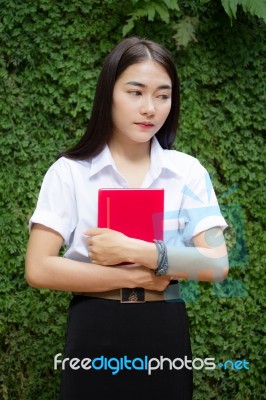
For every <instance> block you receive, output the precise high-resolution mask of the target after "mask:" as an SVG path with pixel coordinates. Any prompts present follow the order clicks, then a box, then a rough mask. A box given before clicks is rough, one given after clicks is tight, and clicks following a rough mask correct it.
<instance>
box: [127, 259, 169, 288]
mask: <svg viewBox="0 0 266 400" xmlns="http://www.w3.org/2000/svg"><path fill="white" fill-rule="evenodd" d="M134 265H135V268H131V269H130V270H128V274H129V275H128V276H129V278H130V280H131V285H130V287H132V288H134V287H142V288H144V289H149V290H157V291H159V292H161V291H164V290H165V289H166V287H167V286H168V285H169V283H170V280H171V277H170V276H168V275H163V276H156V275H155V273H154V271H152V270H150V269H148V268H146V267H143V266H140V265H138V264H134Z"/></svg>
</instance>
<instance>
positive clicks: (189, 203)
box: [179, 160, 228, 242]
mask: <svg viewBox="0 0 266 400" xmlns="http://www.w3.org/2000/svg"><path fill="white" fill-rule="evenodd" d="M182 191H183V201H182V205H181V209H180V214H179V221H180V227H181V230H182V236H183V241H184V242H190V241H191V240H192V238H193V237H194V236H196V235H197V234H199V233H201V232H203V231H206V230H207V229H210V228H214V227H220V228H221V229H222V230H224V229H225V228H226V227H227V226H228V225H227V223H226V221H225V219H224V218H223V216H222V214H221V210H220V207H219V204H218V201H217V198H216V195H215V192H214V189H213V185H212V182H211V179H210V176H209V174H208V172H207V170H206V169H205V168H204V167H203V166H202V165H201V164H200V162H199V161H198V160H195V162H194V163H193V164H192V166H191V170H190V173H189V174H188V179H187V181H186V184H185V185H184V187H183V190H182Z"/></svg>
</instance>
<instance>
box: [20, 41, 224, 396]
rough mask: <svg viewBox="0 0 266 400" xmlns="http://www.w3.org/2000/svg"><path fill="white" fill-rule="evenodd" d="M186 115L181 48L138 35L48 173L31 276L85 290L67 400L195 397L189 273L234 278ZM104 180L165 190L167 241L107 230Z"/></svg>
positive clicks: (67, 367) (34, 223) (77, 312)
mask: <svg viewBox="0 0 266 400" xmlns="http://www.w3.org/2000/svg"><path fill="white" fill-rule="evenodd" d="M178 116H179V83H178V77H177V73H176V69H175V65H174V63H173V61H172V59H171V57H170V55H169V54H168V52H167V51H166V50H165V49H164V48H163V47H161V46H160V45H158V44H156V43H154V42H152V41H148V40H143V39H139V38H136V37H132V38H127V39H125V40H123V41H122V42H120V43H119V44H118V45H117V46H116V47H115V48H114V49H113V51H112V52H111V53H110V54H109V56H108V57H107V58H106V60H105V63H104V65H103V69H102V72H101V74H100V77H99V80H98V84H97V88H96V94H95V100H94V105H93V110H92V114H91V119H90V122H89V125H88V128H87V130H86V132H85V134H84V136H83V137H82V138H81V140H80V141H79V143H78V144H77V145H76V146H74V147H73V148H72V149H70V150H69V151H66V152H65V153H62V154H61V155H60V156H61V157H60V158H59V159H58V160H57V161H56V162H55V163H54V164H53V165H52V166H51V168H50V169H49V170H48V172H47V174H46V176H45V178H44V181H43V184H42V188H41V192H40V195H39V200H38V204H37V207H36V210H35V212H34V214H33V216H32V218H31V221H30V226H31V234H30V239H29V244H28V250H27V256H26V279H27V281H28V283H29V284H30V285H31V286H33V287H44V288H49V289H55V290H65V291H72V292H73V293H74V295H73V299H72V301H71V304H70V308H69V315H68V327H67V333H66V345H65V353H64V357H65V358H67V359H68V360H66V361H64V362H63V361H62V360H59V358H60V356H58V359H57V361H56V365H59V366H60V368H62V382H61V391H60V398H61V399H63V400H66V399H71V400H73V399H75V400H76V399H77V400H79V399H80V400H82V399H89V398H90V395H91V396H92V397H91V398H93V399H97V398H99V399H105V398H110V399H124V398H127V399H136V398H139V399H157V398H158V399H159V398H160V399H161V398H162V395H163V396H164V397H165V395H167V396H169V395H171V396H173V398H174V399H191V398H192V369H191V368H186V367H182V361H179V362H180V363H181V364H180V365H181V367H182V368H181V367H180V368H179V365H178V366H177V364H175V367H173V365H172V368H171V365H170V364H171V360H175V359H178V360H184V359H185V358H187V359H190V360H191V357H192V356H191V349H190V340H189V330H188V321H187V315H186V310H185V304H184V302H183V301H182V300H181V299H180V294H179V291H178V290H179V284H178V279H183V278H186V279H196V280H205V281H210V282H211V281H220V280H223V279H224V278H225V277H226V275H227V272H228V261H227V253H226V246H225V243H224V239H223V234H222V230H223V229H224V228H225V227H226V226H227V225H226V222H225V221H224V219H223V217H222V216H221V214H220V210H219V206H218V204H217V200H216V197H215V194H214V192H213V189H212V186H211V183H210V180H209V178H208V174H207V172H206V170H205V169H204V168H203V167H202V166H201V164H200V163H199V162H198V161H197V160H196V159H195V158H193V157H191V156H189V155H186V154H184V153H180V152H177V151H174V150H170V148H171V146H172V144H173V142H174V140H175V135H176V129H177V123H178ZM105 187H111V188H112V187H113V188H129V187H131V188H164V191H165V214H164V215H165V224H164V229H165V232H164V242H162V241H158V242H154V243H150V242H145V241H141V240H137V239H133V238H129V237H127V236H125V235H123V234H122V233H120V232H116V231H113V230H110V229H100V228H97V227H96V226H97V194H98V190H99V189H101V188H105ZM64 243H65V244H66V245H67V246H68V247H67V251H66V254H65V256H64V258H63V257H60V256H59V255H58V254H59V250H60V248H61V246H62V245H63V244H64ZM121 263H123V264H121ZM125 263H128V264H130V268H128V266H127V265H125ZM170 282H171V283H173V284H171V285H170ZM121 288H129V289H133V288H144V291H143V292H144V295H145V298H146V302H142V303H139V302H134V301H132V303H130V304H128V303H122V302H121V301H120V300H121V298H120V290H119V289H121ZM125 357H126V358H125ZM160 357H165V361H164V363H161V364H159V361H158V360H161V359H160ZM73 359H75V360H76V361H75V360H74V361H73ZM71 360H72V361H71ZM78 360H79V361H78ZM82 360H83V364H81V363H82ZM119 360H120V361H119ZM149 360H153V361H149ZM167 360H168V361H167ZM169 360H170V361H169ZM148 362H150V364H149V366H150V369H149V370H148V369H147V363H148ZM118 364H119V365H118ZM73 367H74V368H73Z"/></svg>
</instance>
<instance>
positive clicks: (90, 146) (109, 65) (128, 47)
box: [58, 37, 180, 160]
mask: <svg viewBox="0 0 266 400" xmlns="http://www.w3.org/2000/svg"><path fill="white" fill-rule="evenodd" d="M147 59H152V60H154V61H155V62H157V63H159V64H161V65H162V67H163V68H164V69H165V71H166V72H167V73H168V75H169V77H170V79H171V83H172V103H171V109H170V112H169V114H168V117H167V119H166V120H165V122H164V124H163V126H162V127H161V128H160V129H159V131H158V132H157V133H156V137H157V139H158V141H159V143H160V145H161V146H162V148H164V149H170V148H171V147H172V145H173V143H174V140H175V137H176V130H177V125H178V119H179V109H180V93H179V80H178V76H177V72H176V68H175V64H174V62H173V60H172V58H171V56H170V54H169V53H168V51H167V50H166V49H164V48H163V47H162V46H160V45H159V44H158V43H155V42H153V41H151V40H146V39H140V38H138V37H130V38H127V39H124V40H122V41H121V42H120V43H118V45H117V46H116V47H115V48H114V49H113V50H112V51H111V53H110V54H109V55H108V56H107V57H106V59H105V62H104V64H103V68H102V71H101V73H100V76H99V79H98V82H97V86H96V92H95V97H94V102H93V107H92V112H91V117H90V120H89V122H88V126H87V129H86V131H85V133H84V135H83V136H82V137H81V139H80V140H79V142H78V143H77V144H76V145H75V146H74V147H72V148H71V149H69V150H67V151H65V152H62V153H60V154H59V155H58V157H61V156H65V157H68V158H71V159H75V160H84V159H86V158H88V157H91V156H95V155H97V154H99V153H100V152H101V150H102V149H103V148H104V146H105V145H106V143H107V142H108V141H109V139H110V137H111V135H112V101H113V89H114V85H115V82H116V80H117V79H118V77H119V76H120V75H121V74H122V72H123V71H124V70H125V69H126V68H128V67H129V66H130V65H132V64H137V63H140V62H142V61H145V60H147Z"/></svg>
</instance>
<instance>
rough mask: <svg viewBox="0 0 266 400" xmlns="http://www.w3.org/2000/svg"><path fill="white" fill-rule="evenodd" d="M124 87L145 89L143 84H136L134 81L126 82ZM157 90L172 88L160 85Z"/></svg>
mask: <svg viewBox="0 0 266 400" xmlns="http://www.w3.org/2000/svg"><path fill="white" fill-rule="evenodd" d="M125 85H132V86H138V87H143V88H145V87H146V85H144V83H140V82H136V81H130V82H126V83H125ZM158 89H172V87H171V86H170V85H160V86H158Z"/></svg>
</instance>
